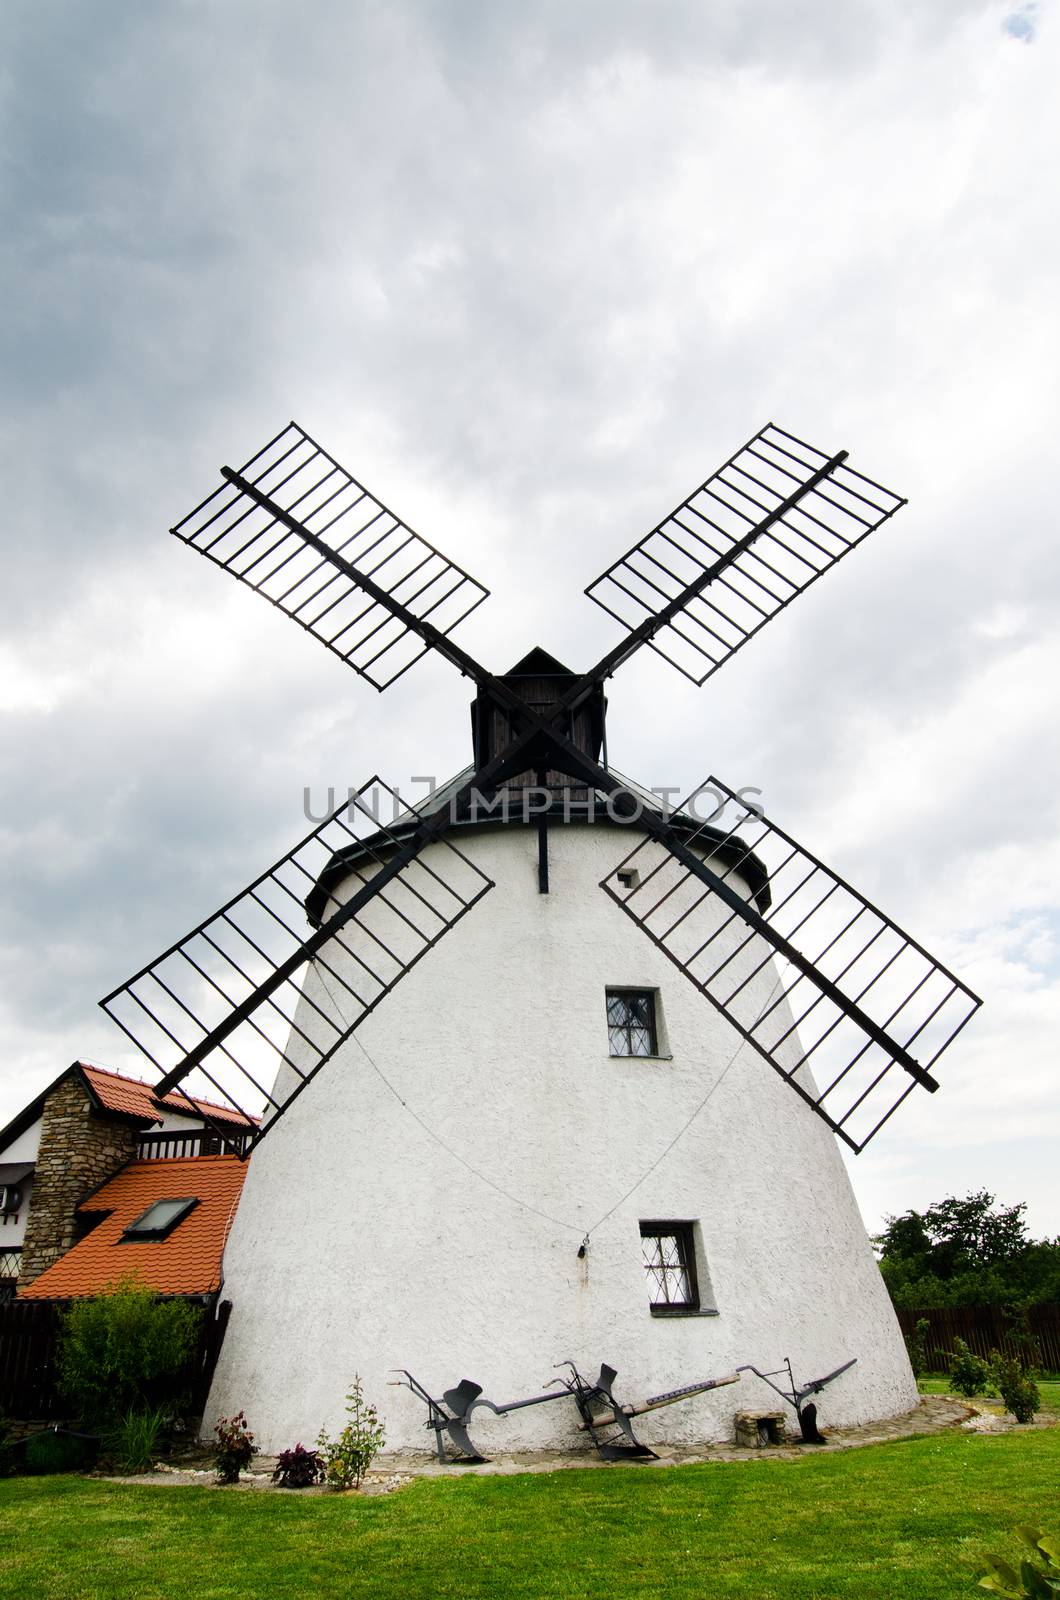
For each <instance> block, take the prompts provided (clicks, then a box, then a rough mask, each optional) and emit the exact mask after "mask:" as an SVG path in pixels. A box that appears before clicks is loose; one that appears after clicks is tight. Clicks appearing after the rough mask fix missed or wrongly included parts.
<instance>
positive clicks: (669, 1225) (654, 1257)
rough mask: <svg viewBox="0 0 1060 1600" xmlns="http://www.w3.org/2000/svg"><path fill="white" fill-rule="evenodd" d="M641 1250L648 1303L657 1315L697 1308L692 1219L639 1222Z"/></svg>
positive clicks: (697, 1290)
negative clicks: (684, 1220)
mask: <svg viewBox="0 0 1060 1600" xmlns="http://www.w3.org/2000/svg"><path fill="white" fill-rule="evenodd" d="M640 1242H641V1251H642V1253H643V1256H644V1271H645V1274H646V1275H647V1279H648V1303H649V1305H650V1306H651V1309H652V1311H653V1312H654V1313H656V1314H657V1315H665V1313H666V1312H668V1311H670V1312H672V1311H698V1310H699V1284H698V1282H697V1281H696V1250H695V1240H694V1238H693V1229H692V1223H691V1222H642V1223H641V1225H640Z"/></svg>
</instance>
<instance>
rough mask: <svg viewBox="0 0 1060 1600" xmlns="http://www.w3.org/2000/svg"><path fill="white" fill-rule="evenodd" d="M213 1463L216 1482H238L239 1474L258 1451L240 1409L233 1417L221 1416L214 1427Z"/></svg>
mask: <svg viewBox="0 0 1060 1600" xmlns="http://www.w3.org/2000/svg"><path fill="white" fill-rule="evenodd" d="M213 1431H214V1439H215V1441H216V1443H215V1444H214V1451H213V1464H214V1466H215V1467H216V1468H217V1481H218V1483H238V1482H239V1474H240V1473H241V1472H243V1471H245V1469H246V1468H247V1467H249V1466H250V1463H251V1461H252V1460H253V1459H254V1457H255V1456H256V1455H257V1453H258V1447H257V1445H256V1444H255V1443H254V1435H253V1434H252V1433H251V1431H250V1429H249V1428H248V1427H247V1419H246V1417H245V1416H244V1415H243V1413H242V1411H237V1412H236V1414H235V1416H234V1417H222V1418H221V1419H220V1421H219V1422H217V1424H216V1425H215V1427H214V1430H213Z"/></svg>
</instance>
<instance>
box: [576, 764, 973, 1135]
mask: <svg viewBox="0 0 1060 1600" xmlns="http://www.w3.org/2000/svg"><path fill="white" fill-rule="evenodd" d="M702 793H708V794H710V795H711V797H712V798H714V797H717V798H718V800H719V802H724V803H725V805H726V806H727V805H728V804H730V803H731V804H734V805H735V807H736V812H737V821H736V823H735V824H734V825H733V827H732V828H731V829H730V830H729V833H728V834H727V835H725V836H723V837H722V838H721V839H719V837H718V834H717V830H716V829H712V828H711V827H710V826H709V824H706V823H704V824H703V825H702V826H701V827H700V828H699V830H698V831H696V832H693V833H691V834H689V833H687V832H686V835H685V837H684V839H683V840H682V850H683V851H684V852H687V853H688V854H691V853H692V852H693V851H694V850H695V849H696V847H697V845H698V848H699V849H700V850H702V851H705V853H706V860H704V861H701V870H700V871H695V870H694V869H692V868H691V867H689V868H688V870H687V871H686V872H684V873H683V874H678V875H675V874H674V873H673V871H672V870H671V867H672V862H673V859H674V857H675V856H676V855H677V852H676V851H674V850H672V849H668V850H667V853H666V854H665V855H663V856H662V857H661V858H660V859H655V858H654V857H653V856H652V854H651V847H650V844H648V843H645V842H642V843H640V844H638V845H637V846H636V848H635V849H634V850H632V851H631V852H630V853H629V855H628V856H626V857H625V859H624V860H623V861H621V862H620V863H619V865H618V866H617V867H616V868H615V869H614V871H613V872H612V873H610V874H609V876H608V877H607V878H605V879H604V881H603V884H602V887H603V888H604V890H605V892H606V893H607V894H608V895H609V897H610V898H611V899H612V900H614V901H615V903H616V905H619V906H620V907H621V908H622V910H623V911H624V912H625V913H626V915H627V916H629V917H630V918H631V919H632V921H634V922H635V923H636V924H637V926H638V927H639V928H641V930H642V931H643V932H644V933H645V934H646V935H647V936H648V938H649V939H651V940H652V942H653V943H654V944H655V945H656V946H657V947H658V948H659V949H660V950H662V951H663V953H664V954H665V955H666V956H667V957H668V958H669V959H670V960H671V961H672V962H673V963H674V965H675V966H676V967H677V968H678V969H679V970H680V971H681V972H683V973H684V975H685V976H686V977H687V978H688V979H689V980H690V981H691V982H692V983H693V984H694V985H695V987H696V988H697V989H698V990H699V991H700V993H701V994H702V995H703V996H704V997H705V998H706V999H707V1000H709V1001H710V1003H711V1005H713V1006H714V1007H715V1009H716V1010H718V1011H720V1012H721V1014H722V1015H723V1016H724V1017H726V1019H727V1020H728V1021H729V1022H730V1023H731V1024H732V1026H733V1027H734V1028H735V1029H736V1030H737V1032H738V1033H739V1034H740V1035H741V1036H742V1037H743V1038H744V1039H745V1040H746V1042H747V1043H748V1044H750V1045H751V1046H752V1047H753V1048H754V1049H755V1050H756V1051H757V1052H758V1054H759V1055H761V1056H762V1057H763V1059H764V1060H766V1061H768V1062H769V1064H770V1066H771V1067H773V1069H774V1071H776V1072H778V1073H779V1074H780V1076H781V1077H782V1078H784V1080H785V1081H786V1082H787V1083H788V1084H789V1085H790V1086H791V1088H793V1089H794V1090H795V1092H796V1093H797V1094H798V1095H800V1096H801V1097H802V1099H804V1100H805V1101H806V1102H807V1103H808V1104H809V1105H811V1106H812V1107H813V1109H814V1110H815V1111H816V1112H817V1114H818V1115H819V1116H820V1117H821V1118H822V1119H823V1120H824V1121H825V1122H826V1123H827V1124H828V1126H829V1127H830V1128H831V1129H832V1130H833V1131H834V1132H835V1133H836V1134H838V1135H839V1137H840V1138H841V1139H842V1140H843V1141H844V1143H846V1144H847V1145H849V1147H850V1148H851V1149H852V1150H854V1151H855V1152H860V1151H861V1150H863V1149H864V1147H865V1145H866V1144H867V1143H868V1142H869V1140H870V1139H871V1138H873V1137H874V1135H875V1134H876V1133H878V1132H879V1130H880V1128H882V1126H883V1125H884V1123H885V1122H886V1121H888V1119H889V1118H890V1117H891V1116H893V1114H894V1112H895V1111H896V1110H897V1109H898V1106H899V1105H901V1103H902V1101H903V1100H904V1099H905V1098H906V1096H907V1095H908V1094H909V1093H910V1092H911V1091H912V1089H913V1088H914V1087H915V1086H916V1085H917V1084H920V1085H921V1086H922V1087H923V1088H925V1089H928V1090H929V1091H930V1092H932V1093H933V1092H934V1091H935V1090H936V1089H937V1088H938V1083H937V1080H936V1079H935V1078H934V1077H933V1076H932V1074H931V1072H930V1068H931V1067H932V1066H934V1064H935V1062H936V1061H937V1060H938V1058H939V1056H940V1055H941V1054H942V1052H943V1051H944V1050H945V1049H946V1048H947V1047H948V1046H949V1045H950V1044H951V1043H952V1042H953V1040H954V1039H955V1038H956V1037H957V1035H958V1034H959V1033H960V1032H961V1030H962V1029H963V1028H964V1027H965V1026H966V1025H967V1023H968V1022H969V1021H970V1020H971V1018H972V1016H974V1014H975V1012H976V1011H977V1010H978V1008H979V1006H980V1005H981V1004H982V1002H981V1000H980V999H979V997H978V996H977V995H975V994H973V993H972V991H971V990H970V989H968V988H967V986H966V985H964V984H963V983H961V981H960V980H959V979H958V978H957V977H955V976H954V974H953V973H952V972H950V971H949V969H948V968H946V967H944V966H943V965H942V964H941V963H940V962H938V961H935V959H934V958H933V957H932V956H930V955H929V954H928V952H927V951H926V950H925V949H924V947H923V946H922V945H920V944H919V943H917V941H916V940H915V939H913V938H911V937H910V936H909V935H908V934H907V933H905V932H904V931H903V930H902V929H901V928H899V927H898V925H897V923H895V922H893V921H892V920H891V919H890V918H889V917H887V916H885V915H884V913H883V912H881V911H880V910H878V908H877V907H876V906H874V905H873V904H872V902H871V901H869V900H867V899H866V898H865V897H864V896H863V895H861V894H859V893H858V892H857V890H855V889H853V888H852V887H851V886H850V885H849V884H848V883H846V882H845V880H844V879H842V878H840V877H839V876H838V874H836V873H834V872H833V871H832V870H831V869H830V868H828V867H826V866H825V865H824V863H823V862H821V861H820V860H819V859H818V858H817V857H816V856H814V855H811V854H810V852H809V851H807V850H805V849H803V848H802V846H801V845H798V844H796V842H795V840H794V839H793V838H792V837H791V835H790V834H787V833H785V832H784V831H783V830H782V829H780V828H778V827H776V826H775V824H773V823H771V822H769V821H768V819H767V818H765V817H764V816H763V815H761V814H758V815H757V816H754V817H752V816H751V815H750V814H748V815H744V816H740V815H739V812H740V807H741V802H740V799H739V797H738V795H737V794H736V793H735V791H734V790H732V789H730V788H729V787H728V786H727V785H726V784H724V783H722V782H721V781H720V780H719V779H717V778H714V777H711V778H709V779H708V780H707V781H706V783H704V784H701V785H699V787H698V789H696V790H694V791H693V794H692V795H691V796H689V798H688V799H687V800H686V801H684V802H683V803H682V806H681V807H679V808H678V815H680V814H682V813H683V814H685V815H686V816H687V815H689V814H690V805H691V804H692V803H694V800H695V797H696V795H699V794H702ZM737 829H739V830H740V837H739V838H738V839H737V838H736V833H737ZM726 845H729V846H732V848H730V849H729V850H728V852H727V857H726V858H723V857H722V850H723V849H724V847H725V846H726ZM774 857H776V858H778V859H777V860H776V862H775V864H773V865H772V866H771V865H770V862H771V860H772V858H774ZM685 859H686V860H687V857H686V858H685ZM749 860H754V861H755V862H757V863H758V864H759V865H761V864H763V862H764V864H765V866H766V870H767V873H768V878H767V882H768V890H769V900H768V905H767V906H766V907H765V909H759V908H757V907H756V906H755V905H754V904H752V903H751V902H749V901H748V900H747V899H746V898H745V895H744V893H743V892H742V890H741V888H740V887H739V884H740V868H741V863H742V862H747V861H749ZM711 862H713V865H710V863H711ZM631 869H632V875H631ZM620 873H622V874H623V875H624V879H625V881H623V879H622V878H620V877H619V874H620ZM710 878H713V880H714V881H713V883H711V882H709V879H710ZM693 880H695V884H694V888H695V890H696V891H698V889H699V885H700V884H703V885H704V887H703V889H702V892H696V893H694V894H693V895H690V893H689V890H690V887H692V886H693ZM712 895H713V896H714V897H715V898H717V899H719V900H720V901H721V902H722V903H723V905H724V906H727V907H728V909H729V915H728V917H723V918H722V920H721V921H720V922H719V923H718V924H717V925H716V926H715V927H714V928H713V931H712V932H711V934H710V936H709V937H708V938H706V939H705V940H704V939H702V938H701V937H700V931H701V930H700V929H699V925H698V924H697V923H696V921H695V918H694V913H695V912H696V911H698V909H699V908H700V907H701V906H702V905H703V904H704V903H705V902H706V901H707V900H708V899H709V898H710V897H711V896H712ZM778 956H779V957H783V958H784V959H785V960H786V961H788V962H789V963H790V964H791V966H792V968H793V969H794V970H795V972H796V974H797V975H796V976H795V978H794V980H793V981H791V982H788V983H787V984H781V983H780V980H779V979H778V982H777V985H776V990H777V992H776V995H775V997H774V998H772V999H770V1001H769V1003H768V1004H766V1005H765V1006H764V1007H763V1006H761V1005H760V1004H759V1002H758V1000H757V997H756V996H757V991H756V988H755V979H756V978H758V977H759V974H760V973H762V971H763V970H764V969H766V968H767V967H768V966H769V965H770V963H771V962H772V961H773V960H774V958H775V957H778ZM804 985H805V990H804V988H803V986H804ZM806 991H808V993H807V992H806ZM804 999H805V1003H804ZM851 1034H852V1035H853V1039H852V1041H851V1040H850V1039H849V1035H851ZM921 1041H922V1042H921ZM914 1046H915V1047H917V1048H918V1049H919V1050H920V1052H921V1054H922V1056H923V1059H918V1058H917V1056H916V1055H914V1054H913V1049H914ZM924 1046H927V1048H924ZM818 1052H819V1053H818ZM895 1067H898V1068H901V1069H902V1072H903V1073H904V1074H906V1077H902V1076H901V1074H899V1077H898V1079H897V1080H896V1079H894V1078H893V1077H892V1076H891V1074H892V1070H893V1069H894V1068H895ZM807 1068H810V1069H811V1070H813V1069H820V1070H822V1072H827V1081H825V1082H824V1084H823V1087H821V1086H819V1085H818V1084H817V1083H816V1082H815V1081H814V1078H812V1077H811V1076H810V1075H809V1073H808V1072H807V1070H806V1069H807ZM855 1130H856V1131H855Z"/></svg>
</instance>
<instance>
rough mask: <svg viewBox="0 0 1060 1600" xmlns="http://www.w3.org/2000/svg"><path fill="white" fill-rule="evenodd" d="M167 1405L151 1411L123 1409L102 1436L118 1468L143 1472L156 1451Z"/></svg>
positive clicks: (166, 1412) (163, 1429)
mask: <svg viewBox="0 0 1060 1600" xmlns="http://www.w3.org/2000/svg"><path fill="white" fill-rule="evenodd" d="M169 1412H170V1408H169V1406H156V1407H155V1408H154V1410H151V1411H127V1412H126V1413H125V1415H124V1417H122V1418H121V1420H120V1421H119V1422H118V1423H116V1425H115V1426H114V1427H113V1428H112V1429H111V1431H110V1432H109V1434H108V1435H107V1439H106V1447H107V1452H108V1454H109V1455H111V1456H113V1458H114V1463H115V1465H116V1466H117V1468H118V1470H119V1471H120V1472H144V1471H146V1469H147V1468H148V1467H149V1466H150V1465H151V1463H152V1462H153V1461H154V1459H155V1457H156V1456H157V1455H158V1446H159V1441H160V1440H161V1438H162V1436H163V1435H164V1433H165V1431H166V1423H167V1422H168V1421H169Z"/></svg>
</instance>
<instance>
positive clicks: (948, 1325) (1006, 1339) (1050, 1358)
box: [898, 1305, 1060, 1372]
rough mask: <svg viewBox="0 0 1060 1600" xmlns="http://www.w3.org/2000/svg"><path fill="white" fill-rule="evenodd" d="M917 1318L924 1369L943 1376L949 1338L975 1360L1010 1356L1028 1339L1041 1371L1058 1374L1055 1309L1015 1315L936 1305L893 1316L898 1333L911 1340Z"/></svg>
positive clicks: (1058, 1312) (1059, 1319) (1059, 1318)
mask: <svg viewBox="0 0 1060 1600" xmlns="http://www.w3.org/2000/svg"><path fill="white" fill-rule="evenodd" d="M921 1319H924V1320H926V1321H927V1322H928V1324H929V1327H928V1330H927V1334H926V1336H925V1344H926V1346H927V1353H928V1369H929V1370H930V1371H932V1372H948V1371H949V1369H950V1352H951V1351H952V1349H953V1341H954V1339H963V1340H964V1342H965V1344H966V1345H967V1346H968V1348H969V1350H973V1351H974V1352H975V1354H976V1355H977V1356H988V1355H989V1354H990V1352H991V1350H1000V1351H1002V1352H1003V1353H1006V1354H1010V1355H1016V1354H1018V1353H1019V1351H1020V1350H1021V1348H1022V1347H1023V1342H1024V1340H1025V1338H1026V1336H1027V1335H1028V1334H1030V1335H1031V1336H1032V1337H1033V1338H1034V1340H1035V1341H1036V1344H1037V1349H1036V1350H1035V1351H1034V1353H1033V1359H1034V1361H1035V1363H1036V1364H1037V1365H1038V1367H1039V1368H1040V1369H1041V1371H1043V1372H1060V1305H1058V1306H1032V1307H1031V1309H1030V1310H1029V1311H1026V1312H1022V1313H1020V1314H1019V1315H1016V1316H1014V1315H1012V1314H1006V1313H1005V1312H1004V1311H1002V1309H1001V1308H1000V1306H942V1307H937V1308H936V1309H935V1310H932V1311H906V1310H905V1309H901V1310H899V1312H898V1321H899V1323H900V1324H901V1328H902V1332H903V1333H905V1334H909V1335H913V1334H915V1332H916V1325H917V1323H918V1322H919V1321H921Z"/></svg>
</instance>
